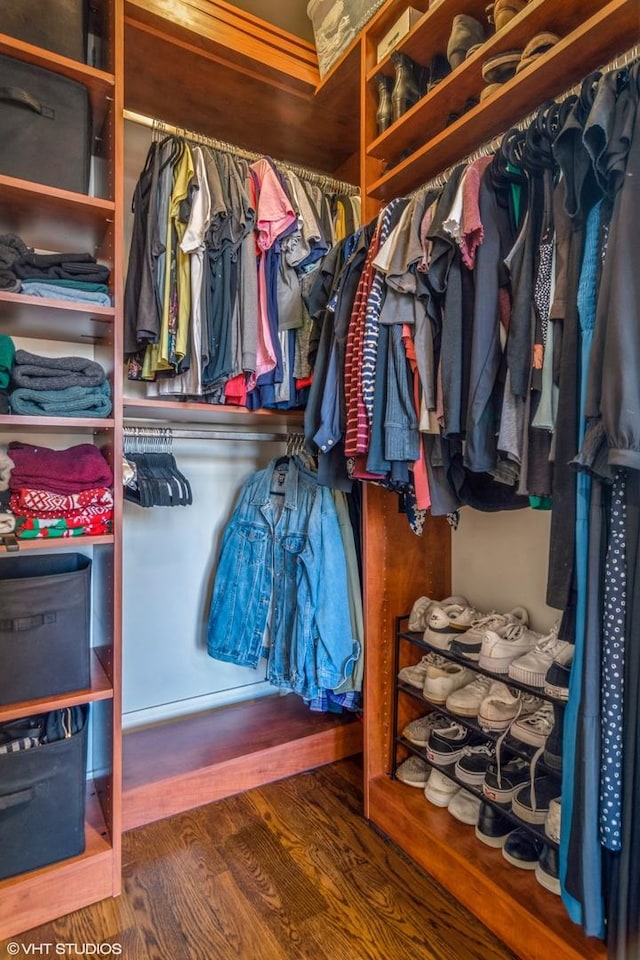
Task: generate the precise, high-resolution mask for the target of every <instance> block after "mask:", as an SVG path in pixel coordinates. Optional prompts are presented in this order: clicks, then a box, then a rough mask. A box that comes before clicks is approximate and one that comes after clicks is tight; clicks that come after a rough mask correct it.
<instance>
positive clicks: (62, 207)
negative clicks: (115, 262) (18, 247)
mask: <svg viewBox="0 0 640 960" xmlns="http://www.w3.org/2000/svg"><path fill="white" fill-rule="evenodd" d="M114 218H115V203H114V201H113V200H103V199H101V198H100V197H89V196H87V195H86V194H84V193H74V192H73V191H71V190H60V189H58V188H57V187H48V186H45V185H44V184H40V183H32V182H31V181H30V180H19V179H17V178H16V177H7V176H5V175H4V174H0V228H1V229H2V230H3V231H7V232H11V233H17V234H19V235H20V236H21V237H22V239H23V240H24V241H25V243H27V244H28V245H29V246H30V247H35V248H37V249H40V250H53V251H56V252H59V251H60V250H61V249H63V250H67V251H70V252H74V253H78V252H88V253H92V252H94V251H96V250H98V249H99V247H100V245H101V243H102V242H103V240H104V239H105V236H106V234H107V232H108V230H109V228H110V227H111V225H112V224H113V221H114ZM62 243H64V247H61V244H62Z"/></svg>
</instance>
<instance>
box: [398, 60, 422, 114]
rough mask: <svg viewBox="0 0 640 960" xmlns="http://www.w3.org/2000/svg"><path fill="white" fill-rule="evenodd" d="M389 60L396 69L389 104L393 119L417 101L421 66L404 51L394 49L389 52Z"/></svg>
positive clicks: (420, 91)
mask: <svg viewBox="0 0 640 960" xmlns="http://www.w3.org/2000/svg"><path fill="white" fill-rule="evenodd" d="M391 61H392V63H393V66H394V68H395V71H396V78H395V82H394V84H393V90H392V92H391V105H392V108H393V119H394V121H395V120H397V119H398V117H401V116H402V114H403V113H406V112H407V110H408V109H409V108H410V107H412V106H413V105H414V103H417V102H418V100H419V99H420V97H421V96H422V95H423V93H424V90H423V89H422V85H421V80H422V68H421V67H419V66H418V64H416V63H414V62H413V60H411V59H410V58H409V57H408V56H407V55H406V54H405V53H399V52H397V51H395V52H394V53H392V54H391Z"/></svg>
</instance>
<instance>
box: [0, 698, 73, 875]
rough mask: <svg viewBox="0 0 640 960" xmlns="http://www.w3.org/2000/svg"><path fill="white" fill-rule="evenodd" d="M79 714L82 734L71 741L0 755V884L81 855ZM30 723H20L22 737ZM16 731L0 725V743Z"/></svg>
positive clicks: (12, 725)
mask: <svg viewBox="0 0 640 960" xmlns="http://www.w3.org/2000/svg"><path fill="white" fill-rule="evenodd" d="M80 710H81V711H82V715H83V723H82V729H80V730H79V731H78V732H76V733H73V734H72V735H71V736H69V737H66V738H64V739H62V740H57V741H56V742H55V743H43V744H42V745H41V746H39V747H31V749H29V750H18V751H17V752H15V753H0V879H4V878H5V877H13V876H15V875H16V874H18V873H25V872H26V871H27V870H35V869H36V868H37V867H44V866H46V865H47V864H48V863H56V862H57V861H58V860H66V859H67V858H68V857H75V856H78V854H80V853H82V852H83V851H84V847H85V833H84V820H85V793H86V775H87V708H86V707H83V708H80ZM64 712H65V711H55V713H56V714H59V713H64ZM68 713H69V714H70V713H71V711H68ZM78 713H79V711H78V708H75V709H74V714H75V716H76V717H77V716H78ZM46 716H47V715H45V718H46ZM32 719H33V721H37V720H39V719H41V718H32ZM42 719H44V718H42ZM30 720H31V718H30V719H27V720H23V721H20V723H21V724H23V725H24V728H25V732H26V729H27V727H28V726H29V723H30ZM16 727H18V724H17V723H16V722H13V723H10V724H0V743H1V742H3V740H4V739H6V738H7V735H8V738H9V739H11V738H12V736H13V735H15V731H16ZM6 728H11V733H8V731H7V730H6ZM18 735H19V731H18Z"/></svg>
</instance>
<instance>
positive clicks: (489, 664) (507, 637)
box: [479, 623, 540, 673]
mask: <svg viewBox="0 0 640 960" xmlns="http://www.w3.org/2000/svg"><path fill="white" fill-rule="evenodd" d="M539 639H540V634H539V633H536V632H535V630H529V629H528V627H525V625H524V624H523V623H513V624H511V625H510V626H509V627H507V628H506V630H505V631H504V634H503V635H502V636H501V635H500V634H499V633H496V631H495V630H487V632H486V633H485V635H484V637H483V639H482V647H481V649H480V659H479V664H480V666H481V667H482V668H483V670H490V671H491V673H508V671H509V664H511V663H513V661H514V660H516V659H517V658H518V657H521V656H523V654H525V653H529V651H530V650H533V648H534V647H535V645H536V643H537V642H538V640H539Z"/></svg>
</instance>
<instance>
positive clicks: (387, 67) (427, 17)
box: [367, 0, 493, 82]
mask: <svg viewBox="0 0 640 960" xmlns="http://www.w3.org/2000/svg"><path fill="white" fill-rule="evenodd" d="M411 6H413V4H411ZM485 8H486V3H485V2H484V0H441V2H440V3H438V4H436V5H435V6H434V5H433V4H432V5H431V6H430V7H429V8H428V9H427V11H426V12H425V13H424V14H423V15H422V17H420V19H419V20H418V22H417V23H416V24H415V25H414V26H413V27H412V28H411V30H410V31H409V33H408V34H407V35H406V36H405V37H403V38H402V40H401V41H400V42H399V43H398V45H397V46H396V47H395V50H398V51H401V52H402V53H405V54H406V55H407V56H408V57H410V58H411V59H412V60H413V61H414V62H415V63H419V64H421V65H422V66H425V67H426V66H428V64H429V62H430V60H431V58H432V57H433V56H434V54H436V53H442V54H444V55H446V52H447V44H448V42H449V36H450V34H451V24H452V22H453V18H454V17H455V16H456V15H457V14H461V13H465V14H467V15H469V16H471V17H475V18H476V20H479V21H480V23H481V24H482V25H483V26H484V27H485V30H486V32H487V34H489V32H490V31H491V30H492V29H493V27H491V26H490V25H489V24H488V23H487V17H486V13H485ZM419 9H422V8H421V7H419ZM401 12H402V11H401V10H400V11H399V12H398V16H399V15H400V13H401ZM389 26H392V23H389ZM387 29H388V28H387ZM384 33H385V30H381V31H380V32H378V30H377V29H376V31H375V36H376V40H377V39H381V38H382V36H384ZM375 46H376V47H377V42H376V44H375ZM374 52H375V51H374ZM377 73H383V74H385V75H386V76H393V74H394V69H393V64H392V62H391V57H390V55H389V56H386V57H384V58H383V59H382V60H380V62H379V63H376V65H375V67H373V68H372V69H371V70H368V71H367V82H371V81H372V80H373V78H374V77H375V75H376V74H377Z"/></svg>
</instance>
